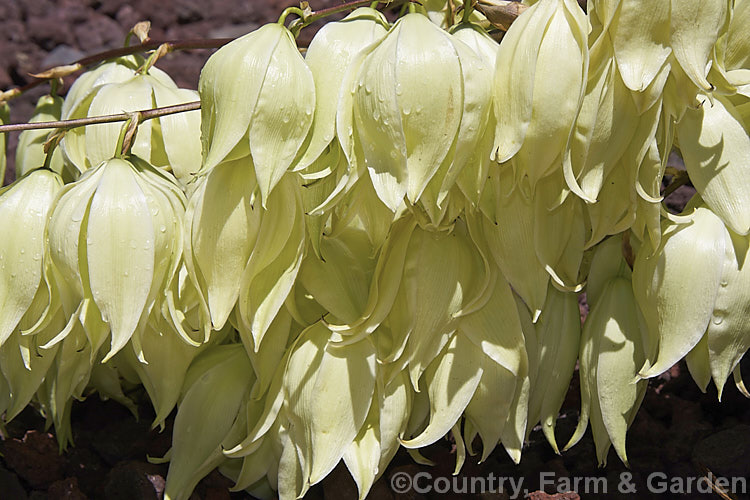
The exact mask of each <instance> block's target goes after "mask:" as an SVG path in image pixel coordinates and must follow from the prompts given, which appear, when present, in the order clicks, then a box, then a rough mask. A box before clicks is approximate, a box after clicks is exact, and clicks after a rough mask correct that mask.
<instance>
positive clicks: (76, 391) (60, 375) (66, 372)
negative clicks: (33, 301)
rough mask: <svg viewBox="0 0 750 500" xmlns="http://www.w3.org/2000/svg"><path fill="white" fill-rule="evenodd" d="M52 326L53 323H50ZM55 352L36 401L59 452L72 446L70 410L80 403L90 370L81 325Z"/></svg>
mask: <svg viewBox="0 0 750 500" xmlns="http://www.w3.org/2000/svg"><path fill="white" fill-rule="evenodd" d="M63 323H64V320H63ZM50 324H51V325H54V322H51V323H50ZM40 348H42V349H44V350H52V349H54V348H57V354H56V355H55V359H54V362H53V363H52V366H51V367H50V368H49V371H48V372H47V374H46V375H45V377H44V380H43V382H42V384H41V386H40V387H39V390H38V391H37V394H36V397H37V399H38V400H39V404H40V406H41V407H42V409H43V410H44V414H45V415H48V418H49V419H50V420H51V421H52V423H53V424H54V426H55V436H56V437H57V443H58V446H59V447H60V450H61V451H62V450H64V449H65V448H66V447H67V446H68V445H69V444H72V443H73V432H72V428H71V425H70V410H71V406H72V402H73V399H74V398H75V399H82V398H83V392H84V390H85V389H86V387H87V385H88V382H89V378H90V376H91V370H92V364H93V363H92V357H94V355H95V354H94V353H93V352H92V349H91V343H90V342H89V340H88V338H87V337H86V332H85V331H84V329H83V327H82V326H81V324H80V323H77V324H75V325H73V327H72V328H71V329H70V333H69V334H68V335H67V336H66V337H65V339H63V341H62V342H60V343H59V344H57V345H56V346H54V347H53V348H52V349H48V348H46V347H40Z"/></svg>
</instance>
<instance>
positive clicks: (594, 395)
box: [565, 238, 648, 466]
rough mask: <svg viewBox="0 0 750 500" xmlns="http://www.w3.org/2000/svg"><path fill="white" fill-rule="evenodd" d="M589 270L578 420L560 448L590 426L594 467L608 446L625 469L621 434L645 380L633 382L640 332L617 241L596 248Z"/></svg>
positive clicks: (641, 353) (641, 357)
mask: <svg viewBox="0 0 750 500" xmlns="http://www.w3.org/2000/svg"><path fill="white" fill-rule="evenodd" d="M591 267H592V271H594V272H595V273H596V274H593V275H592V276H593V277H595V278H596V281H592V282H591V283H589V288H588V291H587V297H588V299H589V305H590V308H591V309H590V312H589V315H588V317H587V318H586V321H585V322H584V325H583V334H582V337H581V347H580V349H581V351H580V355H579V360H580V369H579V375H580V379H581V416H580V418H579V421H578V426H577V428H576V430H575V432H574V434H573V436H572V437H571V438H570V441H569V442H568V444H567V445H566V446H565V449H566V450H567V449H568V448H570V447H571V446H573V445H574V444H575V443H577V442H578V441H579V440H580V439H581V437H582V436H583V433H584V432H585V430H586V427H587V426H588V424H589V423H590V424H591V431H592V433H593V435H594V444H595V445H596V456H597V458H598V460H599V464H600V465H602V466H603V465H606V463H607V452H608V451H609V448H610V446H614V448H615V451H616V452H617V455H618V456H619V457H620V460H622V461H623V463H624V464H625V465H628V458H627V453H626V450H625V434H626V432H627V430H628V428H629V427H630V424H632V423H633V419H634V418H635V415H636V413H637V412H638V408H640V406H641V402H642V401H643V397H644V396H645V395H646V388H647V387H648V383H647V382H646V381H645V380H639V381H637V382H635V383H634V382H633V379H634V377H635V376H636V373H637V372H638V370H639V369H640V367H641V365H642V364H643V362H644V361H645V351H646V348H645V344H644V339H645V338H646V334H645V332H644V331H643V330H642V328H641V325H642V324H643V322H642V319H641V317H640V315H639V311H638V305H637V303H636V299H635V296H634V294H633V286H632V284H631V271H630V267H628V265H627V263H626V262H625V259H624V258H623V256H622V250H621V242H620V238H610V239H609V240H607V241H606V242H604V243H603V244H602V245H601V246H599V248H598V249H597V252H596V254H595V256H594V259H593V262H592V264H591Z"/></svg>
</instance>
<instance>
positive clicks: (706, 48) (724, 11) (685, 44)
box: [664, 0, 731, 91]
mask: <svg viewBox="0 0 750 500" xmlns="http://www.w3.org/2000/svg"><path fill="white" fill-rule="evenodd" d="M664 3H666V2H664ZM670 7H671V9H670V18H669V20H670V24H671V33H670V35H671V36H670V45H671V47H672V53H673V54H674V56H675V58H676V59H677V61H678V62H679V63H680V66H681V67H682V69H683V70H684V71H685V74H686V75H687V76H688V77H689V78H690V80H691V81H692V82H693V83H694V84H695V85H696V86H698V87H700V88H701V89H702V90H704V91H711V90H713V88H714V86H713V85H712V84H711V83H709V81H708V80H707V79H706V77H707V76H708V71H709V68H710V67H711V64H712V62H713V60H712V56H713V53H714V46H715V45H716V40H717V39H718V38H719V35H720V34H721V32H722V31H724V30H725V29H726V24H727V22H728V21H729V14H730V12H731V6H730V3H729V2H727V1H726V0H707V1H703V2H696V1H694V0H670Z"/></svg>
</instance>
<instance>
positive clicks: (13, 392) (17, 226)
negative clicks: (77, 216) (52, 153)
mask: <svg viewBox="0 0 750 500" xmlns="http://www.w3.org/2000/svg"><path fill="white" fill-rule="evenodd" d="M62 185H63V183H62V180H61V179H60V176H59V175H57V174H56V173H54V172H51V171H49V170H46V169H44V170H38V171H34V172H31V173H29V174H28V175H26V176H25V177H22V178H20V179H18V180H17V181H16V182H15V183H13V184H12V185H10V186H8V187H6V188H4V189H3V190H2V191H0V226H2V227H1V228H0V229H1V230H2V231H3V232H4V234H6V235H8V237H7V238H4V239H3V241H2V243H0V281H1V282H2V285H1V286H0V378H4V380H5V381H7V384H8V388H9V391H10V392H9V394H8V396H9V399H8V401H7V405H6V406H4V407H0V413H4V414H5V421H10V420H12V419H13V418H14V417H15V416H16V415H17V414H18V413H19V412H20V411H21V410H23V408H24V407H25V406H26V405H27V404H28V403H29V401H30V400H31V398H32V397H33V396H34V394H35V393H36V391H37V389H38V387H39V385H40V384H41V383H42V381H43V380H44V377H45V376H46V375H47V371H48V369H49V367H50V365H51V363H52V362H53V361H54V359H55V355H56V352H57V348H56V347H55V348H52V349H49V350H43V349H40V348H39V347H40V346H41V345H43V344H45V343H47V342H48V341H49V340H50V339H51V338H52V337H54V335H56V334H57V332H59V331H60V330H61V329H62V328H64V326H65V321H64V318H63V316H62V314H59V313H58V314H54V318H53V319H52V320H51V321H49V322H48V324H47V325H46V328H44V329H42V331H40V332H38V333H37V334H36V335H23V334H22V332H25V331H27V330H29V329H31V328H32V327H34V326H35V325H36V324H37V323H38V321H39V319H40V318H41V317H42V316H43V315H44V314H45V309H46V308H47V307H48V304H49V302H50V293H51V291H50V286H49V282H48V281H47V280H46V279H45V278H44V267H43V255H44V251H45V249H44V226H45V224H46V222H47V215H48V212H49V210H50V208H51V206H52V204H53V202H54V199H55V197H56V196H57V193H58V192H59V191H60V189H62ZM0 399H2V396H0ZM0 406H2V403H0Z"/></svg>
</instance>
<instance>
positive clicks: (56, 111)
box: [16, 95, 67, 178]
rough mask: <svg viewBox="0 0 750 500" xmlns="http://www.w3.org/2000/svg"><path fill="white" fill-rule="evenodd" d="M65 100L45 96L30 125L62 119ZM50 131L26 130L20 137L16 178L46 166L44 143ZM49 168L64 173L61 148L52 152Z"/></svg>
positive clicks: (30, 119)
mask: <svg viewBox="0 0 750 500" xmlns="http://www.w3.org/2000/svg"><path fill="white" fill-rule="evenodd" d="M62 105H63V99H62V97H59V96H52V95H45V96H42V97H40V98H39V100H38V101H37V102H36V107H35V108H34V114H33V115H31V118H29V123H40V122H52V121H57V120H59V119H60V115H61V113H62ZM49 134H50V131H49V130H48V129H38V130H24V131H23V132H21V133H20V134H19V135H18V146H17V147H16V178H19V177H22V176H23V175H24V174H25V173H27V172H29V171H31V170H34V169H37V168H41V167H43V166H44V160H45V153H44V143H45V142H46V141H47V138H48V137H49ZM49 168H51V169H52V170H53V171H54V172H57V173H58V174H61V175H62V173H63V157H62V152H61V151H60V149H59V148H55V149H54V150H53V152H52V158H51V161H50V162H49ZM66 175H67V174H66Z"/></svg>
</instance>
